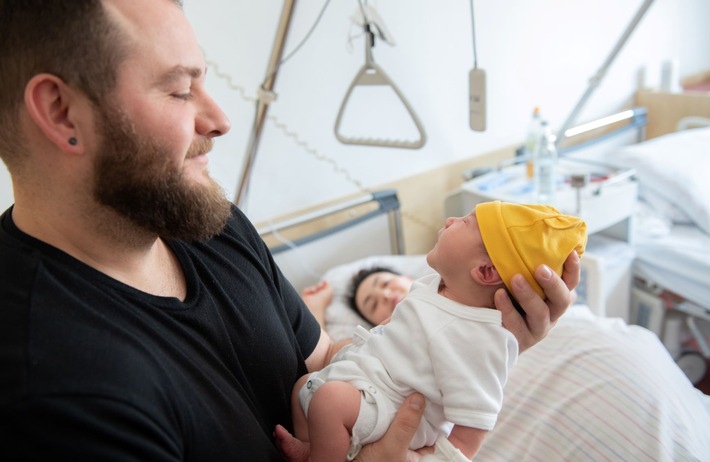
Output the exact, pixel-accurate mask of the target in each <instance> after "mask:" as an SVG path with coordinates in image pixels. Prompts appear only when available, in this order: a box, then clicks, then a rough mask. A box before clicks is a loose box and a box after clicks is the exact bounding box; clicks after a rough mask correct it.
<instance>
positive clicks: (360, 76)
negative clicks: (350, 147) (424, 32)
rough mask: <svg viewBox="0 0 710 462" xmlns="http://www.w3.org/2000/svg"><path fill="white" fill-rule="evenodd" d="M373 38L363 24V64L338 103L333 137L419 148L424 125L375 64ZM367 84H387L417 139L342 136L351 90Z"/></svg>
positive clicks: (424, 141) (365, 142)
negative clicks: (408, 120)
mask: <svg viewBox="0 0 710 462" xmlns="http://www.w3.org/2000/svg"><path fill="white" fill-rule="evenodd" d="M374 40H375V36H374V34H373V33H372V31H371V30H370V26H369V24H365V64H364V65H363V66H362V67H361V68H360V70H359V71H358V73H357V74H356V75H355V78H354V79H353V81H352V82H351V83H350V87H349V88H348V91H347V93H346V94H345V98H343V102H342V103H341V104H340V110H339V111H338V117H337V118H336V119H335V137H336V138H337V139H338V141H340V142H341V143H344V144H359V145H365V146H381V147H385V148H406V149H419V148H421V147H422V146H424V143H426V132H425V131H424V127H423V126H422V123H421V122H420V120H419V117H417V114H416V113H415V112H414V110H413V109H412V107H411V106H410V104H409V102H408V101H407V99H406V98H405V97H404V95H403V94H402V92H401V91H399V88H397V85H395V84H394V82H393V81H392V79H390V78H389V77H388V76H387V74H386V73H385V71H383V70H382V68H381V67H380V66H378V65H377V64H375V62H374V60H373V59H372V46H373V43H374ZM368 85H379V86H388V87H390V88H391V89H392V90H393V91H394V93H395V94H396V95H397V97H398V98H399V100H400V101H401V102H402V104H403V105H404V107H405V109H406V110H407V112H408V113H409V116H410V117H411V118H412V121H413V122H414V125H415V126H416V127H417V131H418V132H419V139H417V140H414V141H406V140H397V139H394V140H393V139H382V138H350V137H347V136H344V135H343V134H341V133H340V123H341V120H342V118H343V113H344V112H345V107H346V106H347V105H348V101H349V100H350V97H351V96H352V92H353V90H354V89H355V88H356V87H358V86H368Z"/></svg>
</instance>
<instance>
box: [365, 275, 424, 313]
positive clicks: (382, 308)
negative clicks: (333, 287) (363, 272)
mask: <svg viewBox="0 0 710 462" xmlns="http://www.w3.org/2000/svg"><path fill="white" fill-rule="evenodd" d="M411 287H412V280H411V278H409V277H407V276H400V275H397V274H393V273H390V272H387V271H382V272H379V273H372V274H371V275H369V276H368V277H366V278H365V279H363V281H362V282H361V283H360V285H359V286H358V288H357V293H356V294H355V304H356V305H357V307H358V309H359V310H360V314H362V316H363V317H364V318H365V319H367V320H368V321H369V322H371V323H372V324H374V325H377V324H380V323H381V322H383V321H384V320H385V319H387V318H389V317H390V316H392V312H393V311H394V308H395V306H397V303H399V302H400V301H401V300H402V299H403V298H404V297H406V296H407V294H408V293H409V289H410V288H411Z"/></svg>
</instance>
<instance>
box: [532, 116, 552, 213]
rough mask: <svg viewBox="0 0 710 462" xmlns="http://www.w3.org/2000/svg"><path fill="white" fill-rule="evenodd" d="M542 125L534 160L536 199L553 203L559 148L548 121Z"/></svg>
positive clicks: (542, 202)
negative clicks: (556, 145)
mask: <svg viewBox="0 0 710 462" xmlns="http://www.w3.org/2000/svg"><path fill="white" fill-rule="evenodd" d="M541 126H542V136H541V137H540V146H539V148H538V149H537V153H536V155H535V157H534V160H533V167H534V172H533V184H534V190H535V196H536V197H535V199H536V201H537V202H538V203H540V204H553V203H554V201H555V191H556V190H557V148H556V147H555V137H554V136H553V135H552V131H551V130H550V127H549V125H548V124H547V121H543V122H542V124H541Z"/></svg>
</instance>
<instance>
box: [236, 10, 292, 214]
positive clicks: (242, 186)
mask: <svg viewBox="0 0 710 462" xmlns="http://www.w3.org/2000/svg"><path fill="white" fill-rule="evenodd" d="M295 4H296V0H284V6H283V9H282V10H281V19H280V21H279V25H278V28H277V29H276V38H275V39H274V46H273V48H272V50H271V57H270V58H269V65H268V67H267V69H266V80H264V84H263V85H262V87H261V88H260V91H259V98H257V101H256V111H255V114H254V124H253V126H252V130H251V135H250V137H249V145H248V146H247V151H246V157H245V158H244V166H243V167H242V178H241V181H240V183H239V190H238V191H237V195H236V197H235V200H234V202H235V203H236V204H237V206H238V207H239V208H243V205H244V203H245V202H246V198H247V194H248V191H249V179H250V177H251V172H252V169H253V168H254V161H255V159H256V154H257V150H258V148H259V141H260V140H261V133H262V132H263V130H264V123H265V122H266V113H267V112H268V110H269V104H270V103H271V101H272V99H271V98H269V97H268V95H269V93H271V92H272V91H273V89H274V84H275V83H276V75H277V74H278V67H279V63H280V62H281V57H282V56H283V51H284V45H285V44H286V36H287V35H288V30H289V28H290V26H291V19H292V17H293V10H294V7H295Z"/></svg>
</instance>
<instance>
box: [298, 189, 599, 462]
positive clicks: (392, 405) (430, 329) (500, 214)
mask: <svg viewBox="0 0 710 462" xmlns="http://www.w3.org/2000/svg"><path fill="white" fill-rule="evenodd" d="M586 240H587V234H586V224H585V223H584V221H582V220H581V219H579V218H577V217H572V216H568V215H563V214H561V213H560V212H559V211H557V210H556V209H555V208H553V207H550V206H545V205H520V204H513V203H505V202H500V201H494V202H486V203H481V204H478V205H477V206H476V207H475V208H474V210H473V211H472V212H471V213H469V214H468V215H466V216H464V217H459V218H448V219H447V220H446V222H445V224H444V227H443V228H442V229H441V230H440V231H439V235H438V240H437V243H436V244H435V246H434V248H433V249H432V250H431V251H430V252H429V253H428V254H427V263H428V264H429V266H431V267H432V268H433V269H434V270H436V273H434V274H431V275H428V276H425V277H423V278H421V279H418V280H417V281H415V282H414V284H413V286H412V290H411V292H410V293H409V295H408V296H407V297H406V298H405V299H404V300H402V301H401V302H400V303H399V305H397V309H396V310H395V311H394V314H393V316H392V319H391V321H390V322H389V323H387V324H385V325H382V326H378V327H375V328H374V329H372V330H370V331H367V330H365V329H364V328H362V327H360V328H358V329H357V330H356V332H355V335H354V336H353V343H352V344H351V345H349V346H347V347H344V348H343V349H342V350H341V351H340V352H338V354H337V355H336V356H335V358H334V359H333V361H332V362H331V363H330V364H329V365H328V366H326V367H325V368H324V369H323V370H321V371H318V372H315V373H312V374H309V375H306V376H304V377H302V378H301V379H299V381H298V382H297V383H296V386H295V387H294V394H293V419H294V429H295V436H296V437H297V438H298V439H299V440H301V441H303V442H308V443H309V447H307V446H304V448H303V449H304V450H302V451H301V453H300V456H298V457H297V456H296V455H294V454H288V455H289V456H290V457H291V459H292V460H294V459H296V458H299V457H300V459H301V460H303V461H307V460H311V461H333V460H346V459H347V460H352V459H354V458H355V456H356V455H357V453H358V451H359V450H360V448H361V447H362V446H363V445H365V444H368V443H371V442H374V441H377V440H379V439H380V438H381V437H382V435H383V434H384V432H385V431H386V430H387V428H388V426H389V424H390V422H391V421H392V419H393V417H394V415H395V413H396V412H397V409H398V408H399V406H400V405H401V404H402V402H403V401H404V399H405V398H406V397H407V396H409V395H411V394H412V393H413V392H419V393H421V394H423V395H424V397H425V399H426V400H427V405H426V410H425V413H424V418H423V419H422V422H421V424H420V426H419V428H418V430H417V433H416V435H415V437H414V439H413V440H412V443H411V445H410V447H411V448H412V449H418V448H421V447H425V446H432V445H435V452H434V454H429V455H427V456H425V457H424V459H423V460H424V461H443V460H447V461H448V460H451V461H454V460H456V461H458V460H460V461H466V460H471V459H472V458H473V456H474V455H475V454H476V453H477V452H478V450H479V449H480V447H481V445H482V444H483V441H484V438H485V436H486V434H487V432H488V431H489V430H491V429H492V428H493V427H494V425H495V423H496V419H497V417H498V413H499V411H500V408H501V405H502V400H503V387H504V385H505V382H506V380H507V376H508V370H509V369H510V368H511V367H512V366H513V365H514V364H515V362H516V360H517V356H518V344H517V342H516V339H515V337H514V336H513V334H511V333H510V332H509V331H507V330H506V329H505V328H504V327H503V325H502V322H501V319H502V318H501V313H500V312H499V311H498V310H496V309H495V305H494V294H495V293H496V291H498V290H499V289H505V290H509V291H510V292H511V293H512V290H510V285H511V278H512V277H513V276H514V275H515V274H522V275H523V276H524V277H525V279H526V280H527V282H528V283H529V284H530V285H531V286H532V287H533V288H534V289H535V290H536V291H537V292H538V293H539V294H540V295H541V296H543V297H544V293H543V291H542V288H540V286H539V285H538V284H537V282H536V281H535V278H534V277H533V271H534V269H535V268H536V267H537V266H538V265H540V264H543V263H544V264H546V265H547V266H548V267H549V268H550V269H551V270H552V271H555V272H556V273H557V274H561V272H562V267H563V264H564V261H565V260H566V258H567V256H568V255H569V254H570V253H571V252H572V250H575V251H576V252H577V254H579V255H580V256H581V255H582V253H583V252H584V247H585V245H586ZM309 452H310V454H309Z"/></svg>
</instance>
